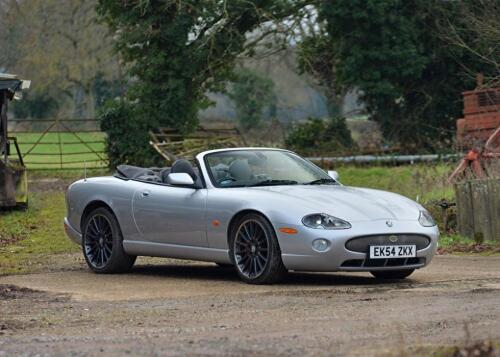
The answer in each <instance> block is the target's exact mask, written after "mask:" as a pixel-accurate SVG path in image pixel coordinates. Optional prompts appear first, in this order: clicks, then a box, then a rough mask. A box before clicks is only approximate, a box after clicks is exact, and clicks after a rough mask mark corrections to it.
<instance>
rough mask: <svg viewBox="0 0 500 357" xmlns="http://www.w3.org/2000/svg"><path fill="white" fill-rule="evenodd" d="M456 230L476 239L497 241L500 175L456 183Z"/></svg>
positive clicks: (499, 219)
mask: <svg viewBox="0 0 500 357" xmlns="http://www.w3.org/2000/svg"><path fill="white" fill-rule="evenodd" d="M455 197H456V201H457V221H458V222H457V223H458V232H459V233H460V234H461V235H463V236H466V237H469V238H473V239H475V240H476V241H482V240H496V241H500V179H490V180H471V181H466V182H461V183H457V184H455Z"/></svg>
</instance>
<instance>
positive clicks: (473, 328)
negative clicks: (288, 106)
mask: <svg viewBox="0 0 500 357" xmlns="http://www.w3.org/2000/svg"><path fill="white" fill-rule="evenodd" d="M149 262H151V260H147V259H143V260H140V261H139V262H138V265H137V267H136V268H135V269H134V271H133V273H131V274H127V275H115V276H98V275H94V274H91V273H89V272H87V271H86V269H84V268H83V267H82V269H80V270H76V271H61V272H55V273H43V274H32V275H20V276H8V277H3V278H0V284H3V285H0V356H2V355H4V354H5V355H14V354H16V355H17V354H19V353H21V354H42V355H43V354H51V355H53V354H61V355H63V354H64V355H69V354H76V355H87V354H96V353H99V352H106V354H110V353H111V354H125V353H130V354H133V355H137V354H141V355H165V354H167V355H180V354H227V355H243V354H245V355H246V354H265V355H271V354H287V355H288V354H296V355H303V354H328V355H343V354H351V355H365V354H369V355H374V354H385V353H387V352H389V353H392V354H396V355H397V354H400V352H401V351H402V349H409V348H412V346H421V345H427V344H433V345H445V344H456V343H463V342H464V341H465V339H466V334H467V333H466V331H469V334H470V336H469V338H470V339H471V340H475V339H486V338H491V339H495V340H500V257H484V258H483V257H455V256H444V257H443V256H440V257H437V258H436V259H435V260H434V261H433V263H432V264H431V265H430V266H429V267H428V268H426V269H424V270H421V271H418V272H416V273H415V274H414V275H412V277H411V278H410V279H408V280H407V281H405V282H390V283H379V282H376V281H375V279H372V278H371V277H370V276H369V275H368V274H305V273H293V274H290V276H289V277H288V279H287V280H286V281H285V282H284V283H283V284H281V285H274V286H251V285H245V284H242V283H240V282H239V281H238V280H237V278H236V275H235V274H234V273H233V272H232V271H231V270H230V269H222V268H218V267H216V266H215V265H213V264H208V263H194V262H181V261H175V260H154V262H160V265H155V266H151V265H148V264H147V263H149ZM11 285H15V286H11Z"/></svg>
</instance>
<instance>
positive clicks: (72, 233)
mask: <svg viewBox="0 0 500 357" xmlns="http://www.w3.org/2000/svg"><path fill="white" fill-rule="evenodd" d="M64 231H65V232H66V235H67V236H68V237H69V239H71V240H72V241H73V242H75V243H76V244H78V245H82V235H81V233H80V232H78V231H77V230H76V229H75V228H73V227H72V226H71V224H69V221H68V218H67V217H64Z"/></svg>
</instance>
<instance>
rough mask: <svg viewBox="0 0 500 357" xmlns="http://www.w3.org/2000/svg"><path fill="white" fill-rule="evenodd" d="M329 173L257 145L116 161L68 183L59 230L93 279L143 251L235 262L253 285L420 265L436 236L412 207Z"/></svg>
mask: <svg viewBox="0 0 500 357" xmlns="http://www.w3.org/2000/svg"><path fill="white" fill-rule="evenodd" d="M336 176H337V175H336V173H335V172H334V171H331V172H329V173H326V172H325V171H323V170H322V169H320V168H319V167H317V166H315V165H314V164H312V163H311V162H309V161H307V160H305V159H303V158H301V157H300V156H298V155H296V154H294V153H293V152H290V151H286V150H279V149H267V148H238V149H234V148H233V149H222V150H212V151H205V152H202V153H200V154H198V155H197V156H196V158H195V160H194V162H193V163H190V162H188V161H186V160H178V161H176V162H175V163H174V164H173V165H172V167H171V168H163V169H159V168H140V167H135V166H128V165H120V166H118V167H117V172H116V174H115V175H114V176H109V177H95V178H88V179H83V180H80V181H77V182H75V183H73V184H72V185H71V186H70V187H69V189H68V192H67V196H66V200H67V206H68V210H67V217H66V218H65V219H64V226H65V229H66V232H67V234H68V236H69V237H70V238H71V239H72V240H73V241H74V242H76V243H78V244H80V245H81V246H82V248H83V254H84V256H85V260H86V262H87V264H88V266H89V267H90V269H91V270H93V271H94V272H96V273H120V272H125V271H128V270H130V269H131V267H132V265H133V264H134V261H135V259H136V257H137V256H141V255H142V256H155V257H170V258H181V259H192V260H201V261H211V262H215V263H217V264H218V265H221V266H234V268H235V269H236V272H237V273H238V275H239V276H240V278H241V279H242V280H243V281H245V282H247V283H255V284H266V283H274V282H277V281H279V280H280V279H281V278H282V277H283V276H284V275H285V274H286V272H287V271H289V270H295V271H322V272H333V271H349V272H362V271H368V272H371V273H372V274H373V275H374V276H375V277H376V278H380V279H403V278H405V277H407V276H409V275H410V274H411V273H412V272H413V271H414V270H415V269H418V268H422V267H424V266H426V265H427V264H429V262H430V261H431V259H432V257H433V255H434V253H435V251H436V247H437V241H438V237H439V231H438V228H437V226H436V224H435V222H434V221H433V219H432V217H431V216H430V215H429V213H428V212H427V211H426V210H425V209H424V208H423V207H422V206H421V205H419V204H418V203H416V202H414V201H412V200H409V199H408V198H406V197H403V196H400V195H397V194H395V193H390V192H384V191H378V190H373V189H366V188H354V187H347V186H344V185H342V184H341V183H339V181H338V180H337V178H336Z"/></svg>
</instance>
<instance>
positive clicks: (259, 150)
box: [202, 148, 340, 189]
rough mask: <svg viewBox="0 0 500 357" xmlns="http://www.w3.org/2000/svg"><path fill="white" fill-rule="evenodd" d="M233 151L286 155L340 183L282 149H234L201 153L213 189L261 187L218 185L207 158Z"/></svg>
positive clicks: (311, 164)
mask: <svg viewBox="0 0 500 357" xmlns="http://www.w3.org/2000/svg"><path fill="white" fill-rule="evenodd" d="M234 151H241V152H245V151H246V152H262V151H278V152H281V153H284V154H288V155H291V156H295V157H296V158H297V159H299V160H300V161H302V162H304V164H305V165H307V166H309V167H310V168H311V169H312V170H314V171H316V172H318V174H321V175H324V177H325V178H329V179H331V180H332V181H333V182H335V184H336V185H340V183H339V182H338V181H337V180H335V179H334V178H332V177H330V176H329V175H328V173H327V172H325V171H324V170H323V169H321V168H320V167H318V166H317V165H315V164H313V163H312V162H311V161H309V160H306V159H305V158H303V157H301V156H300V155H298V154H296V153H294V152H293V151H289V150H283V149H275V148H248V149H247V148H235V149H230V150H220V151H219V150H217V151H209V152H207V153H202V155H203V164H204V166H205V173H206V175H207V176H208V177H209V180H210V183H211V184H212V187H214V188H222V189H225V188H242V187H248V188H250V187H262V186H249V185H234V186H222V185H220V184H219V183H218V182H217V180H216V179H215V177H214V176H213V173H212V170H211V166H210V165H209V164H208V158H209V157H210V156H213V155H217V154H223V153H229V152H234ZM304 184H305V183H298V184H297V185H304ZM273 186H282V185H280V184H276V185H273Z"/></svg>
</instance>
